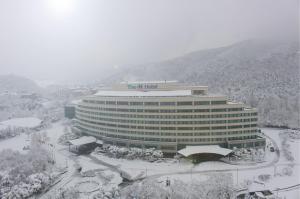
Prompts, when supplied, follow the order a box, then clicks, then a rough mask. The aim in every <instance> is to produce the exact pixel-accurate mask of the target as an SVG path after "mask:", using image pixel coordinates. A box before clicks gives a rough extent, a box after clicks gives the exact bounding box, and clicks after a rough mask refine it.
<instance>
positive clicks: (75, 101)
mask: <svg viewBox="0 0 300 199" xmlns="http://www.w3.org/2000/svg"><path fill="white" fill-rule="evenodd" d="M81 101H82V100H81V99H77V100H73V101H71V103H70V104H72V105H77V104H79V103H80V102H81Z"/></svg>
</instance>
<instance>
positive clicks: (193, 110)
mask: <svg viewBox="0 0 300 199" xmlns="http://www.w3.org/2000/svg"><path fill="white" fill-rule="evenodd" d="M78 107H79V108H84V109H90V110H101V111H109V112H137V113H142V112H145V113H209V112H213V113H215V112H231V111H243V108H219V109H127V108H105V107H93V106H84V105H78Z"/></svg>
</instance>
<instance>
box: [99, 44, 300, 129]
mask: <svg viewBox="0 0 300 199" xmlns="http://www.w3.org/2000/svg"><path fill="white" fill-rule="evenodd" d="M299 55H300V54H299V43H298V42H280V41H271V40H270V41H266V40H247V41H243V42H240V43H236V44H234V45H230V46H226V47H221V48H216V49H208V50H201V51H196V52H192V53H189V54H186V55H184V56H181V57H178V58H174V59H170V60H166V61H162V62H158V63H150V64H144V65H140V66H133V67H126V68H125V69H123V70H122V71H121V72H119V73H117V74H114V75H113V76H111V77H110V78H108V79H106V80H105V81H106V82H118V81H131V80H179V81H181V82H186V83H189V84H199V85H207V86H209V89H210V92H212V93H222V94H225V95H228V96H229V97H230V99H232V100H237V101H242V102H245V103H246V104H248V105H251V106H253V107H257V108H258V110H259V116H260V121H261V124H262V125H271V126H289V127H298V128H299V126H300V124H299V123H300V121H299V91H300V89H299V77H300V76H299V70H300V69H299Z"/></svg>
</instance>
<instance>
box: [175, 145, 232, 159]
mask: <svg viewBox="0 0 300 199" xmlns="http://www.w3.org/2000/svg"><path fill="white" fill-rule="evenodd" d="M231 152H232V150H230V149H227V148H222V147H220V146H219V145H205V146H186V147H185V148H184V149H181V150H179V151H178V153H179V154H181V155H183V156H185V157H188V156H190V155H194V154H201V153H214V154H219V155H222V156H226V155H228V154H229V153H231Z"/></svg>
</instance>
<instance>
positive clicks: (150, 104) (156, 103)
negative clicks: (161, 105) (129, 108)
mask: <svg viewBox="0 0 300 199" xmlns="http://www.w3.org/2000/svg"><path fill="white" fill-rule="evenodd" d="M144 105H145V106H158V102H144Z"/></svg>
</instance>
